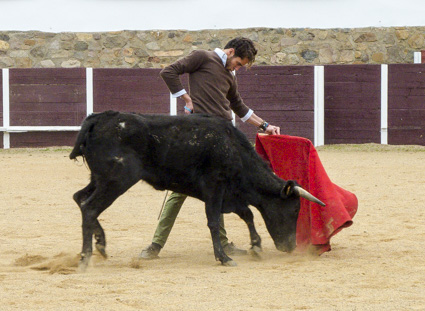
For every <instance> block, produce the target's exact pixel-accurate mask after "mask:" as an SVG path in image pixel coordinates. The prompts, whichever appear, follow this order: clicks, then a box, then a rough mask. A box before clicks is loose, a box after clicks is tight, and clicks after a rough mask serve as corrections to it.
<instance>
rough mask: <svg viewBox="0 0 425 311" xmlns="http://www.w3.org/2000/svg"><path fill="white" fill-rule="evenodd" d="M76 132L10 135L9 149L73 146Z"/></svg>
mask: <svg viewBox="0 0 425 311" xmlns="http://www.w3.org/2000/svg"><path fill="white" fill-rule="evenodd" d="M77 135H78V132H24V133H11V134H10V147H11V148H38V147H51V146H73V145H74V143H75V139H76V138H77Z"/></svg>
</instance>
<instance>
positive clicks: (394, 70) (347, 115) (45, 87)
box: [0, 64, 425, 148]
mask: <svg viewBox="0 0 425 311" xmlns="http://www.w3.org/2000/svg"><path fill="white" fill-rule="evenodd" d="M159 71H160V70H159V69H93V89H94V90H93V101H94V103H93V105H94V111H95V112H100V111H104V110H108V109H113V110H120V111H129V112H138V113H161V114H169V109H170V96H169V92H168V89H167V88H166V86H165V83H164V82H163V81H162V79H161V78H160V76H159ZM324 72H325V76H324V79H325V90H324V91H325V94H324V95H325V144H337V143H345V144H351V143H355V144H358V143H371V142H372V143H380V127H381V124H380V113H381V111H380V109H381V108H380V105H381V103H380V101H381V99H380V97H381V90H380V87H381V86H380V84H381V66H380V65H329V66H325V70H324ZM424 73H425V64H403V65H389V66H388V142H389V143H390V144H420V145H425V141H424V136H425V133H424V128H425V124H424V121H423V120H425V108H424V105H423V104H422V103H424V102H425V75H424ZM9 76H10V77H9V78H10V116H11V120H10V125H11V126H23V125H34V126H54V125H59V126H65V125H72V126H78V125H80V124H81V122H82V120H83V119H84V117H85V116H86V100H87V99H86V69H85V68H74V69H64V68H57V69H10V70H9ZM0 79H2V76H0ZM237 79H238V82H239V90H240V93H241V95H242V97H243V99H244V101H245V103H246V104H247V105H248V106H249V107H251V108H252V109H253V110H254V111H255V112H256V113H257V114H258V115H259V116H260V117H262V118H264V119H265V120H267V121H268V122H270V123H272V124H275V125H279V126H280V127H281V132H282V134H288V135H294V136H301V137H306V138H308V139H310V140H314V66H277V67H272V66H258V67H253V68H252V69H250V70H245V69H241V70H239V71H238V72H237ZM182 82H183V85H184V86H186V88H187V75H184V76H183V77H182ZM0 85H1V84H0ZM2 97H3V94H2V93H1V92H0V99H2ZM177 104H178V114H182V113H183V106H184V102H183V101H182V100H178V102H177ZM0 105H2V100H0ZM0 118H3V109H0ZM1 121H2V120H1ZM236 123H237V126H238V127H239V128H240V129H241V130H242V131H243V132H244V133H245V134H247V136H248V138H249V139H250V140H251V141H254V137H255V134H256V132H257V129H256V128H255V127H253V126H252V125H249V124H246V123H242V122H241V121H240V120H239V119H238V118H237V121H236ZM1 124H2V123H1ZM76 134H77V133H76V132H25V133H11V134H10V145H11V147H12V148H13V147H43V146H58V145H65V146H70V145H72V144H73V143H74V140H75V136H76ZM0 136H1V138H0V142H1V143H2V141H3V136H2V135H0Z"/></svg>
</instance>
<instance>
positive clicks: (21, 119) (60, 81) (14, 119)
mask: <svg viewBox="0 0 425 311" xmlns="http://www.w3.org/2000/svg"><path fill="white" fill-rule="evenodd" d="M9 78H10V80H9V85H10V125H11V126H22V125H31V126H72V125H80V124H81V122H82V120H83V119H84V117H85V116H86V70H85V69H84V68H72V69H69V68H54V69H40V68H34V69H10V70H9Z"/></svg>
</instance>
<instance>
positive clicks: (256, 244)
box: [235, 206, 262, 259]
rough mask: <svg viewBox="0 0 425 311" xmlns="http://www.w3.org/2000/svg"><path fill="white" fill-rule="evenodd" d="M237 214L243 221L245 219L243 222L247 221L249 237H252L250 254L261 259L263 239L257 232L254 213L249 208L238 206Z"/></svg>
mask: <svg viewBox="0 0 425 311" xmlns="http://www.w3.org/2000/svg"><path fill="white" fill-rule="evenodd" d="M235 213H236V214H237V215H238V216H239V217H240V218H241V219H243V221H245V223H246V224H247V226H248V230H249V235H250V238H251V249H250V254H251V255H252V256H253V257H255V258H257V259H260V254H259V253H260V252H261V251H262V249H261V237H260V235H259V234H258V232H257V230H256V229H255V225H254V214H253V213H252V211H251V210H250V209H249V208H248V207H247V206H237V207H236V209H235Z"/></svg>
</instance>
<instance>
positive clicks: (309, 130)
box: [236, 66, 314, 141]
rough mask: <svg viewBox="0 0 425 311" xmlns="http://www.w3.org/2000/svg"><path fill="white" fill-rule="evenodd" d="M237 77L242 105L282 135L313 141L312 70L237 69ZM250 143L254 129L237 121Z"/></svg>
mask: <svg viewBox="0 0 425 311" xmlns="http://www.w3.org/2000/svg"><path fill="white" fill-rule="evenodd" d="M236 77H237V79H238V84H239V92H240V94H241V96H242V99H243V100H244V102H245V104H246V105H247V106H248V107H250V108H251V109H252V110H254V112H255V113H256V114H257V115H258V116H260V117H261V118H263V119H265V120H266V121H268V122H269V123H271V124H273V125H277V126H280V128H281V134H285V135H293V136H301V137H305V138H308V139H310V140H312V141H313V139H314V67H313V66H284V67H272V66H261V67H252V68H251V69H249V70H246V69H240V70H238V71H237V74H236ZM237 126H238V128H239V129H241V130H242V131H243V132H244V133H245V134H246V135H247V136H248V138H249V139H250V140H251V141H254V139H255V135H256V133H257V129H256V128H255V127H254V126H252V125H251V124H248V123H243V122H241V121H240V119H237Z"/></svg>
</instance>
